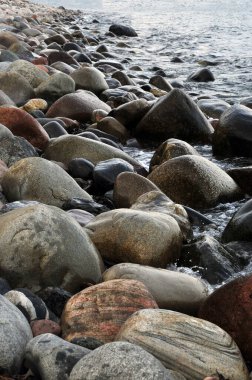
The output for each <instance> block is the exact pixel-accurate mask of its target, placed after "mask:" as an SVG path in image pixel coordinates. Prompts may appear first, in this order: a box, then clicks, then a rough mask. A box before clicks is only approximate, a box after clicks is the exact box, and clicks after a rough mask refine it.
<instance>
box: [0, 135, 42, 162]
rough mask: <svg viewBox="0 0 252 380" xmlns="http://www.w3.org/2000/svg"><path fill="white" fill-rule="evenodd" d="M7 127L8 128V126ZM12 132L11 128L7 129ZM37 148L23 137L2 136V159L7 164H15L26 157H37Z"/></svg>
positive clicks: (0, 146) (0, 140) (0, 153)
mask: <svg viewBox="0 0 252 380" xmlns="http://www.w3.org/2000/svg"><path fill="white" fill-rule="evenodd" d="M6 129H7V128H6ZM7 131H9V132H10V133H11V131H10V130H9V129H7ZM37 156H38V153H37V152H36V149H35V148H34V147H33V146H32V145H31V144H30V143H29V142H28V141H27V140H25V139H24V138H23V137H16V136H12V137H2V138H0V159H1V160H2V161H4V162H5V164H6V165H7V166H11V165H13V164H15V163H16V162H17V161H19V160H21V159H22V158H26V157H37Z"/></svg>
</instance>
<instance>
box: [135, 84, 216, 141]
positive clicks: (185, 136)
mask: <svg viewBox="0 0 252 380" xmlns="http://www.w3.org/2000/svg"><path fill="white" fill-rule="evenodd" d="M136 133H137V135H138V136H140V137H143V138H152V139H155V140H158V139H162V140H164V139H168V138H171V137H174V138H179V139H182V140H186V141H187V140H195V139H196V140H204V141H205V140H209V138H210V136H211V135H212V133H213V127H212V126H211V125H210V123H209V122H208V120H207V119H206V118H205V116H204V115H203V113H202V112H201V111H200V109H199V108H198V106H197V105H196V104H195V103H194V102H193V100H192V99H191V98H190V97H189V96H188V95H186V94H185V93H184V92H183V91H182V90H180V89H173V90H172V91H171V92H169V93H168V94H167V95H165V96H163V97H161V98H160V99H159V100H158V101H157V102H156V103H155V104H154V106H153V107H152V108H151V109H150V111H149V112H148V113H147V114H146V115H145V116H144V117H143V118H142V120H141V121H140V123H139V124H138V125H137V127H136Z"/></svg>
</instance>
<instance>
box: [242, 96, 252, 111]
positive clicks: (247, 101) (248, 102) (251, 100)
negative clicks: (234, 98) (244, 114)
mask: <svg viewBox="0 0 252 380" xmlns="http://www.w3.org/2000/svg"><path fill="white" fill-rule="evenodd" d="M241 105H243V106H246V107H248V108H251V109H252V96H250V97H249V98H245V99H243V100H242V101H241Z"/></svg>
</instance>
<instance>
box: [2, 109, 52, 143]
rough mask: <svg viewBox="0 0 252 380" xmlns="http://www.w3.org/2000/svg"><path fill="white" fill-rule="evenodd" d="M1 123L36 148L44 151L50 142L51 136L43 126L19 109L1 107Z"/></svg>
mask: <svg viewBox="0 0 252 380" xmlns="http://www.w3.org/2000/svg"><path fill="white" fill-rule="evenodd" d="M0 123H2V124H3V125H5V126H6V127H7V128H8V129H10V130H11V132H12V133H13V134H14V135H16V136H20V137H24V138H25V139H26V140H27V141H29V143H31V144H32V145H33V146H34V147H36V148H39V149H42V150H44V149H45V147H46V146H47V144H48V142H49V136H48V134H47V133H46V131H45V130H44V128H43V127H42V126H41V124H40V123H39V122H38V121H37V120H36V119H35V118H34V117H32V116H31V115H30V114H28V113H27V112H25V111H23V110H21V109H19V108H16V107H4V106H2V107H0Z"/></svg>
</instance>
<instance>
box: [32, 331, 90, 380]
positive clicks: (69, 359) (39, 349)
mask: <svg viewBox="0 0 252 380" xmlns="http://www.w3.org/2000/svg"><path fill="white" fill-rule="evenodd" d="M88 353H89V350H88V349H86V348H84V347H80V346H77V345H76V344H72V343H69V342H66V341H65V340H63V339H61V338H59V337H57V336H56V335H53V334H42V335H39V336H37V337H35V338H33V339H32V340H31V341H30V342H29V344H28V345H27V347H26V352H25V364H26V366H27V367H28V368H30V369H31V370H32V372H33V373H34V374H35V375H36V376H39V378H41V380H55V379H62V380H67V379H69V375H70V372H71V370H72V368H73V367H74V365H75V364H76V363H78V361H79V360H80V359H81V358H83V356H85V355H87V354H88Z"/></svg>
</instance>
